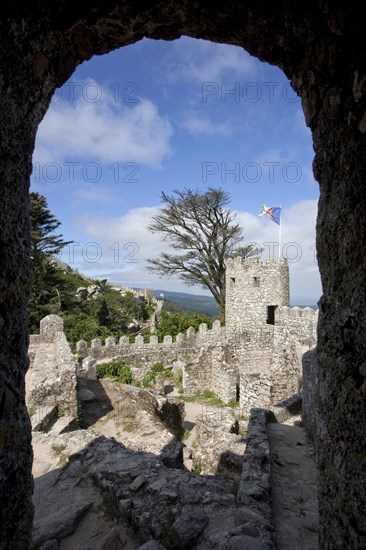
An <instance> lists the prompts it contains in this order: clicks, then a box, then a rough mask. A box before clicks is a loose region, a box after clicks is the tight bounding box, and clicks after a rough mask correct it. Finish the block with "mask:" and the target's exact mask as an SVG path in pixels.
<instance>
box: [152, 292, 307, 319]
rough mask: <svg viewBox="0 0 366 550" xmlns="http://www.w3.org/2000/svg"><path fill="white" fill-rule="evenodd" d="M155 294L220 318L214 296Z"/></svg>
mask: <svg viewBox="0 0 366 550" xmlns="http://www.w3.org/2000/svg"><path fill="white" fill-rule="evenodd" d="M153 293H154V296H155V297H156V298H160V294H163V295H164V299H165V300H169V302H173V303H174V304H177V305H178V306H180V308H183V309H187V310H189V311H192V310H194V311H202V313H206V314H207V315H211V316H212V317H218V316H219V308H218V305H217V303H216V300H215V299H214V298H213V297H212V296H205V295H203V294H189V293H187V292H171V291H169V290H154V291H153ZM294 306H298V307H301V308H304V307H311V308H312V309H314V310H316V309H318V307H317V306H316V305H309V304H305V305H302V304H301V305H300V304H291V306H290V307H294Z"/></svg>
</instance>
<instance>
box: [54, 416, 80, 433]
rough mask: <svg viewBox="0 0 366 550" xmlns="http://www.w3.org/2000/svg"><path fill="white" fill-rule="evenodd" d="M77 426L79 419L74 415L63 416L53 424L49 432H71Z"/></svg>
mask: <svg viewBox="0 0 366 550" xmlns="http://www.w3.org/2000/svg"><path fill="white" fill-rule="evenodd" d="M77 427H78V424H77V420H76V418H75V417H74V416H62V417H61V418H59V419H58V420H57V421H56V422H55V423H54V424H53V426H52V428H51V429H50V430H49V432H48V433H50V434H52V435H59V434H62V433H66V432H71V431H72V430H75V429H76V428H77Z"/></svg>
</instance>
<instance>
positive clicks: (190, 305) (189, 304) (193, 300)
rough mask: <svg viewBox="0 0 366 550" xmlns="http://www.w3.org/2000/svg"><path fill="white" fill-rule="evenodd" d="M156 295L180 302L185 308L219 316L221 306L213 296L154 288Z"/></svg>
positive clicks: (176, 302)
mask: <svg viewBox="0 0 366 550" xmlns="http://www.w3.org/2000/svg"><path fill="white" fill-rule="evenodd" d="M153 292H154V296H155V297H156V298H160V299H161V296H160V294H163V295H164V299H165V300H169V301H170V302H173V303H175V304H178V305H179V306H180V307H181V308H183V309H188V310H194V311H202V313H206V314H207V315H211V316H212V317H218V316H219V307H218V305H217V303H216V300H215V299H214V298H213V297H212V296H204V295H202V294H188V293H186V292H171V291H169V290H154V291H153Z"/></svg>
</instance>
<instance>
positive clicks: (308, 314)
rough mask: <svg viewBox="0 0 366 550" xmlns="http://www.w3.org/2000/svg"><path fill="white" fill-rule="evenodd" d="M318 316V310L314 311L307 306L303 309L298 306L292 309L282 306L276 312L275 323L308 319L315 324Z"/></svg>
mask: <svg viewBox="0 0 366 550" xmlns="http://www.w3.org/2000/svg"><path fill="white" fill-rule="evenodd" d="M318 314H319V310H314V309H313V308H311V307H308V306H307V307H304V308H301V307H298V306H294V307H288V306H282V307H279V308H278V309H277V310H276V312H275V317H276V323H277V322H281V321H286V320H290V321H292V320H294V319H299V318H302V319H308V320H312V321H314V322H317V320H318Z"/></svg>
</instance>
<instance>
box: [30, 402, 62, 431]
mask: <svg viewBox="0 0 366 550" xmlns="http://www.w3.org/2000/svg"><path fill="white" fill-rule="evenodd" d="M30 420H31V424H32V431H33V432H47V431H48V430H49V429H50V428H51V426H52V425H53V424H54V423H55V421H56V420H57V405H44V406H43V407H38V408H37V409H36V411H35V413H34V414H33V415H32V416H31V417H30Z"/></svg>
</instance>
